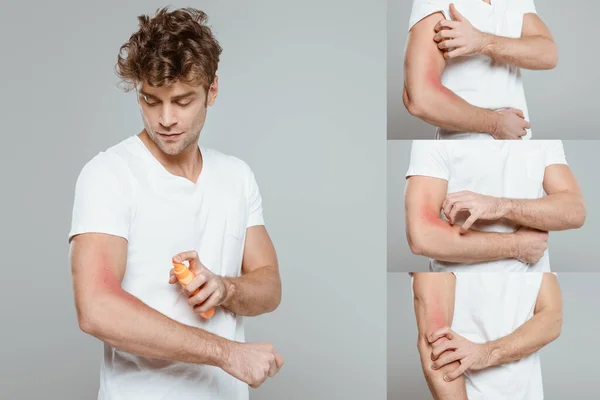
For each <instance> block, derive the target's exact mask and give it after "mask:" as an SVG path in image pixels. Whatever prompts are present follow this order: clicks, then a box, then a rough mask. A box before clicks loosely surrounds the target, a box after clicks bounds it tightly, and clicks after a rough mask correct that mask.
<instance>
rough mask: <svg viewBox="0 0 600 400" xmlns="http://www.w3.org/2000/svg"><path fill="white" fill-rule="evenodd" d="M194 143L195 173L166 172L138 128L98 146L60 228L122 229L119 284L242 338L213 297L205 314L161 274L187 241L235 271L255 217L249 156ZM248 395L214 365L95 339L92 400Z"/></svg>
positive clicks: (221, 267) (239, 324) (179, 317)
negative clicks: (100, 347)
mask: <svg viewBox="0 0 600 400" xmlns="http://www.w3.org/2000/svg"><path fill="white" fill-rule="evenodd" d="M200 149H201V153H202V157H203V167H202V173H201V174H200V177H199V179H198V181H197V182H196V183H193V182H192V181H190V180H188V179H185V178H183V177H179V176H176V175H173V174H171V173H169V172H168V171H167V170H166V169H165V168H164V167H163V166H162V164H160V162H159V161H158V160H157V159H156V158H154V156H153V155H152V153H151V152H150V151H149V150H148V149H147V148H146V146H145V145H144V144H143V142H142V141H141V139H140V138H139V137H138V136H137V135H134V136H131V137H129V138H127V139H125V140H123V141H122V142H120V143H118V144H116V145H115V146H113V147H111V148H109V149H107V150H106V151H105V152H100V153H99V154H98V155H96V156H95V157H94V158H93V159H91V160H90V161H89V162H88V163H87V164H86V165H85V166H84V167H83V169H82V171H81V173H80V175H79V177H78V179H77V184H76V189H75V201H74V206H73V219H72V226H71V230H70V232H69V238H71V237H72V236H73V235H76V234H80V233H85V232H101V233H107V234H111V235H116V236H121V237H123V238H125V239H127V240H128V248H127V268H126V271H125V276H124V278H123V281H122V287H123V289H124V290H126V291H127V292H129V293H131V294H132V295H134V296H136V297H137V298H139V299H140V300H141V301H143V302H144V303H145V304H147V305H148V306H150V307H152V308H154V309H156V310H158V311H159V312H161V313H163V314H165V315H166V316H168V317H170V318H172V319H174V320H176V321H178V322H180V323H183V324H186V325H190V326H194V327H198V328H202V329H204V330H206V331H209V332H212V333H214V334H216V335H219V336H222V337H224V338H227V339H230V340H236V341H244V327H243V320H242V318H241V317H239V316H235V315H233V314H232V313H230V312H228V311H226V310H224V309H223V308H221V307H217V308H216V309H215V315H214V316H213V317H212V318H211V319H209V320H204V319H202V318H201V317H200V316H198V315H197V314H195V313H194V312H193V309H192V307H191V306H189V305H188V303H187V301H186V296H185V295H184V293H183V291H182V288H181V286H180V285H178V284H174V285H173V284H169V282H168V279H169V271H170V269H171V268H172V264H171V259H172V257H173V256H174V255H175V254H177V253H180V252H183V251H188V250H196V251H197V252H198V255H199V258H200V261H201V262H202V263H203V264H204V265H205V266H206V267H207V268H209V269H210V270H211V271H212V272H214V273H215V274H218V275H221V276H227V277H236V276H240V274H241V262H242V255H243V250H244V241H245V237H246V228H248V227H250V226H253V225H263V224H264V222H263V215H262V202H261V196H260V193H259V190H258V186H257V183H256V181H255V178H254V175H253V173H252V171H251V170H250V168H249V167H248V165H247V164H245V163H244V162H243V161H241V160H239V159H237V158H235V157H232V156H227V155H224V154H222V153H219V152H217V151H215V150H211V149H207V148H203V147H201V148H200ZM247 398H248V386H247V385H246V384H245V383H243V382H242V381H239V380H237V379H235V378H233V377H232V376H230V375H228V374H227V373H225V372H224V371H223V370H221V369H219V368H216V367H213V366H208V365H196V364H187V363H178V362H168V361H160V360H154V359H147V358H143V357H139V356H136V355H133V354H130V353H126V352H124V351H120V350H117V349H115V348H113V347H112V346H110V345H108V344H105V345H104V360H103V363H102V367H101V379H100V391H99V394H98V399H99V400H120V399H123V400H136V399H139V400H142V399H143V400H159V399H182V400H183V399H190V400H191V399H194V400H201V399H206V400H208V399H227V400H240V399H247Z"/></svg>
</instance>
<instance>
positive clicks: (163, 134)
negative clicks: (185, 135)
mask: <svg viewBox="0 0 600 400" xmlns="http://www.w3.org/2000/svg"><path fill="white" fill-rule="evenodd" d="M158 134H159V135H161V136H166V137H172V136H179V135H181V134H182V132H179V133H162V132H158Z"/></svg>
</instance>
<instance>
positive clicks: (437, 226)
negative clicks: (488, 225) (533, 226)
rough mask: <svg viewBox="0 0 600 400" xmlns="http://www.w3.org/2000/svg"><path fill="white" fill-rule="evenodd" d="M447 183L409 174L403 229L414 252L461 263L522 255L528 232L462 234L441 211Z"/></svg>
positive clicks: (470, 231)
mask: <svg viewBox="0 0 600 400" xmlns="http://www.w3.org/2000/svg"><path fill="white" fill-rule="evenodd" d="M447 187H448V183H447V181H445V180H443V179H439V178H432V177H426V176H411V177H409V178H408V181H407V186H406V196H405V197H406V200H405V207H406V211H405V214H406V229H407V238H408V243H409V246H410V249H411V251H412V252H413V253H414V254H417V255H424V256H427V257H430V258H433V259H436V260H439V261H446V262H460V263H469V262H484V261H493V260H500V259H509V258H519V257H523V258H525V256H524V254H525V253H526V252H527V251H528V249H529V248H530V245H531V241H530V239H532V238H531V237H530V235H529V233H530V232H528V233H527V235H522V233H516V234H513V233H491V232H478V231H475V230H468V231H467V232H466V233H463V234H461V232H460V227H459V226H452V225H450V223H449V222H447V221H445V220H443V219H442V218H441V217H440V211H441V207H442V203H443V201H444V199H445V197H446V191H447ZM540 257H541V255H540ZM526 261H527V262H531V261H532V260H526ZM534 261H536V260H534Z"/></svg>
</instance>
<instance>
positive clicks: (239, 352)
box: [70, 233, 283, 387]
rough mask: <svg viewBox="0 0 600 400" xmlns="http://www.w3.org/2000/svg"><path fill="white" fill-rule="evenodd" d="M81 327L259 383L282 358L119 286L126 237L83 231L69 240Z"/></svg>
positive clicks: (141, 350)
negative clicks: (188, 321)
mask: <svg viewBox="0 0 600 400" xmlns="http://www.w3.org/2000/svg"><path fill="white" fill-rule="evenodd" d="M70 258H71V266H72V275H73V288H74V293H75V306H76V309H77V318H78V320H79V326H80V327H81V330H83V331H84V332H86V333H88V334H90V335H92V336H95V337H96V338H98V339H100V340H102V341H103V342H106V343H108V344H110V345H111V346H113V347H114V348H116V349H119V350H122V351H126V352H128V353H132V354H136V355H139V356H142V357H147V358H155V359H162V360H170V361H179V362H187V363H195V364H208V365H213V366H217V367H219V368H221V369H223V371H225V372H227V373H228V374H230V375H231V376H233V377H235V378H237V379H239V380H241V381H243V382H245V383H247V384H249V385H250V386H251V387H258V386H260V385H261V384H262V383H263V382H264V381H265V379H267V376H274V375H275V374H276V373H277V372H278V371H279V369H280V368H281V366H282V365H283V358H282V357H281V355H280V354H279V353H278V352H277V351H276V350H275V349H274V348H273V346H272V345H270V344H268V343H240V342H235V341H229V340H227V339H224V338H222V337H219V336H216V335H213V334H211V333H209V332H207V331H205V330H203V329H199V328H195V327H192V326H188V325H184V324H181V323H179V322H177V321H175V320H173V319H171V318H169V317H167V316H166V315H164V314H162V313H160V312H158V311H156V310H154V309H153V308H151V307H149V306H147V305H146V304H144V303H143V302H142V301H141V300H140V299H138V298H137V297H135V296H133V295H131V294H130V293H128V292H127V291H125V290H123V288H122V287H121V282H122V280H123V276H124V274H125V266H126V261H127V241H126V240H125V239H124V238H121V237H117V236H113V235H107V234H100V233H85V234H81V235H77V236H75V237H74V238H73V239H72V241H71V254H70Z"/></svg>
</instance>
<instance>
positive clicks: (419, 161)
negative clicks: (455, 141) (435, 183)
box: [406, 140, 450, 181]
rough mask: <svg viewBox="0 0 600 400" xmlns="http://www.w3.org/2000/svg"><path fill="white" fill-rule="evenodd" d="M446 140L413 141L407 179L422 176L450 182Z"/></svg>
mask: <svg viewBox="0 0 600 400" xmlns="http://www.w3.org/2000/svg"><path fill="white" fill-rule="evenodd" d="M447 154H448V152H447V151H446V143H445V141H444V140H413V142H412V148H411V151H410V164H409V166H408V172H407V173H406V178H408V177H410V176H415V175H420V176H429V177H432V178H440V179H444V180H446V181H447V180H448V179H449V178H450V168H449V163H448V156H447Z"/></svg>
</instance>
